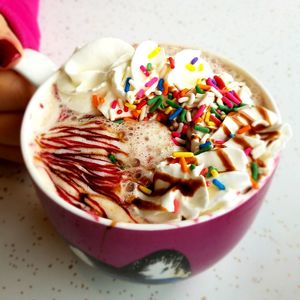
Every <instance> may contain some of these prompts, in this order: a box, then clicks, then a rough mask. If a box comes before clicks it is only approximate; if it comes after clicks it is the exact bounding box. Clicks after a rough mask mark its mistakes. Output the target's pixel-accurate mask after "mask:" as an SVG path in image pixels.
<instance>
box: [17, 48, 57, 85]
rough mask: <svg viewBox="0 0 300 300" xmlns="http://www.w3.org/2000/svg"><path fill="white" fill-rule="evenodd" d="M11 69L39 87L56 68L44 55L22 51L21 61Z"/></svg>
mask: <svg viewBox="0 0 300 300" xmlns="http://www.w3.org/2000/svg"><path fill="white" fill-rule="evenodd" d="M13 69H14V70H15V71H17V72H18V73H20V74H22V75H23V76H24V77H25V78H26V79H28V80H29V81H30V82H31V83H32V84H34V85H35V86H40V85H41V84H42V83H43V82H44V81H45V80H46V79H47V78H49V77H50V75H51V74H53V73H54V72H55V71H56V70H57V66H56V65H55V64H54V63H53V62H52V60H50V58H49V57H47V56H46V55H44V54H42V53H40V52H37V51H34V50H32V49H24V52H23V54H22V57H21V59H20V60H19V61H18V62H17V64H16V65H15V66H14V67H13Z"/></svg>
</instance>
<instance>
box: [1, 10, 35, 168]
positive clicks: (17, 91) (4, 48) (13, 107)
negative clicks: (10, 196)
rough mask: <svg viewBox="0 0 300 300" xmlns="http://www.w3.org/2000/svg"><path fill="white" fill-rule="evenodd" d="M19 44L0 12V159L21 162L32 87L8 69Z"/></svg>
mask: <svg viewBox="0 0 300 300" xmlns="http://www.w3.org/2000/svg"><path fill="white" fill-rule="evenodd" d="M21 53H22V46H21V43H20V41H19V40H18V38H17V37H16V36H15V35H14V33H13V32H12V31H11V29H10V28H9V26H8V24H7V23H6V21H5V19H4V17H3V16H2V15H0V159H6V160H11V161H16V162H21V161H22V156H21V152H20V147H19V144H20V127H21V122H22V118H23V112H24V109H25V107H26V105H27V103H28V100H29V99H30V97H31V95H32V93H33V92H34V89H35V88H34V87H33V86H32V85H31V84H30V83H29V82H28V81H27V80H26V79H25V78H24V77H22V76H21V75H20V74H18V73H16V72H14V71H13V70H11V69H10V68H11V67H12V66H13V65H14V63H16V61H17V60H18V58H20V57H21Z"/></svg>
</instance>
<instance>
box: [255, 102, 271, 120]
mask: <svg viewBox="0 0 300 300" xmlns="http://www.w3.org/2000/svg"><path fill="white" fill-rule="evenodd" d="M256 109H257V111H258V112H259V114H260V115H261V117H262V118H263V119H264V120H265V121H267V122H268V123H269V124H271V121H270V118H269V115H268V112H267V110H266V109H265V108H264V107H262V106H259V105H257V106H256Z"/></svg>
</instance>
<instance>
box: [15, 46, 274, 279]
mask: <svg viewBox="0 0 300 300" xmlns="http://www.w3.org/2000/svg"><path fill="white" fill-rule="evenodd" d="M204 52H205V51H204ZM206 53H209V54H211V52H206ZM214 56H215V57H217V58H218V59H220V60H221V61H222V63H224V64H225V65H228V66H230V68H232V69H233V70H234V71H235V72H238V73H240V74H242V75H243V77H244V78H245V79H246V81H248V82H250V83H252V84H254V85H255V86H256V87H257V88H258V89H259V91H260V92H261V94H262V96H263V98H264V100H265V103H266V104H267V107H268V108H269V109H271V110H273V111H275V112H276V113H277V114H278V115H279V111H278V109H277V106H276V104H275V102H274V100H273V99H272V97H271V95H270V94H269V93H268V92H267V91H266V89H265V88H264V87H263V86H262V85H260V84H259V83H258V81H257V80H256V79H255V78H254V77H253V76H252V75H250V74H249V73H247V72H246V71H245V70H243V69H242V68H240V67H238V66H237V65H235V64H233V63H232V62H230V61H229V60H227V59H225V58H222V57H220V56H219V55H215V54H214ZM15 69H16V70H17V71H18V72H20V73H22V74H23V75H24V76H25V77H27V78H28V79H29V80H31V81H32V82H33V83H35V84H36V85H37V86H39V88H38V89H37V91H36V93H35V94H34V96H33V97H32V99H31V101H30V103H29V105H28V107H27V109H26V112H25V116H24V120H23V125H22V131H21V146H22V153H23V157H24V161H25V164H26V167H27V169H28V172H29V174H30V176H31V178H32V180H33V182H34V185H35V188H36V191H37V195H38V197H39V199H40V201H41V203H42V205H43V207H44V209H45V211H46V214H47V215H48V217H49V219H50V220H51V222H52V224H53V225H54V227H55V228H56V230H57V232H58V233H59V234H60V235H61V236H62V237H63V238H64V240H65V241H66V242H67V243H68V244H69V245H70V248H71V249H72V250H73V252H74V253H75V254H77V255H78V256H79V257H80V258H81V259H82V260H84V261H85V262H86V263H88V264H89V265H91V266H93V267H99V268H101V269H104V270H107V271H109V272H112V273H114V274H115V275H119V276H123V277H126V278H129V279H133V280H136V281H144V282H150V283H156V282H157V283H161V282H168V281H173V280H176V279H181V278H186V277H188V276H190V275H195V274H197V273H199V272H202V271H204V270H205V269H207V268H209V267H210V266H212V265H213V264H215V263H216V262H217V261H219V260H220V259H221V258H222V257H223V256H224V255H226V254H227V253H228V252H229V251H230V250H231V249H232V248H233V247H234V246H235V245H236V244H237V243H238V241H239V240H240V239H241V238H242V237H243V236H244V234H245V233H246V231H247V230H248V229H249V227H250V225H251V224H252V222H253V220H254V218H255V216H256V214H257V212H258V210H259V208H260V206H261V204H262V201H263V198H264V196H265V194H266V192H267V190H268V188H269V186H270V183H271V179H272V177H273V174H274V172H275V169H276V167H277V164H278V161H279V157H277V159H276V164H275V168H274V170H273V172H272V174H271V175H270V176H268V177H267V178H266V180H264V182H263V183H262V184H261V187H260V189H259V190H255V191H252V192H250V194H249V197H248V198H247V199H246V200H244V201H242V202H241V203H240V204H239V205H238V206H236V207H235V208H233V209H232V210H230V211H229V212H226V213H224V214H222V215H219V216H216V217H213V218H210V219H207V220H204V221H182V222H179V223H178V224H177V225H174V224H173V225H171V224H127V223H117V224H114V225H113V223H112V221H111V220H108V219H104V218H99V220H95V219H94V218H93V217H92V216H90V215H88V214H87V213H85V212H84V211H82V210H80V209H78V208H76V207H74V206H72V205H70V204H69V203H67V202H65V201H64V200H63V199H61V198H60V197H59V196H58V195H57V194H55V193H53V192H52V191H51V190H50V189H48V188H47V183H45V182H44V180H43V179H42V178H41V177H40V176H39V173H38V171H37V170H36V167H35V165H34V163H33V158H32V154H31V152H30V141H31V140H32V138H33V136H34V132H35V129H36V128H37V127H38V126H39V124H41V122H42V121H43V120H42V119H43V107H45V106H46V105H49V101H50V100H49V99H50V96H49V91H50V90H51V86H52V83H53V82H54V81H55V79H56V77H57V72H56V71H55V70H56V67H55V65H54V64H53V63H52V62H51V61H50V60H49V59H48V58H47V57H45V56H43V55H41V54H40V53H37V52H35V51H32V50H25V52H24V56H23V58H22V59H21V60H20V62H19V63H18V64H17V65H16V67H15ZM45 79H47V80H45ZM48 186H49V182H48ZM112 225H113V226H112Z"/></svg>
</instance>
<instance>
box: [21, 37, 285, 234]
mask: <svg viewBox="0 0 300 300" xmlns="http://www.w3.org/2000/svg"><path fill="white" fill-rule="evenodd" d="M87 44H88V43H87ZM160 45H162V46H169V47H180V48H184V49H199V50H201V52H202V53H203V54H204V55H207V56H210V57H213V58H216V59H217V60H219V61H221V62H222V63H225V64H226V65H227V66H230V67H231V68H232V69H233V70H234V71H235V72H237V74H241V75H242V76H243V78H244V79H245V81H246V80H248V81H250V82H251V83H253V84H255V86H257V88H258V89H259V91H260V94H262V96H263V97H264V98H265V100H266V101H267V102H268V105H269V106H270V108H271V109H272V110H273V111H274V112H275V113H276V114H277V115H278V118H279V122H280V123H281V115H280V112H279V109H278V106H277V104H276V102H275V100H274V98H273V97H272V95H271V94H270V92H269V91H268V89H267V88H266V87H265V86H264V85H263V84H262V83H261V82H260V81H259V80H258V79H257V78H256V77H255V76H254V75H253V74H251V73H249V72H248V71H246V70H245V69H244V68H243V67H241V66H240V65H238V64H236V63H234V62H233V61H231V60H230V59H228V58H227V57H224V56H223V55H220V54H218V53H215V52H213V51H210V50H207V49H202V48H199V47H194V46H193V47H190V46H187V45H184V44H181V45H176V44H175V43H174V44H172V43H167V44H166V43H160ZM58 72H59V70H57V71H56V72H54V73H53V74H52V75H51V76H50V77H49V78H48V79H47V80H46V81H45V82H43V83H42V84H41V85H40V86H39V87H38V88H37V90H36V91H35V93H34V94H33V96H32V97H31V99H30V101H29V103H28V105H27V107H26V110H25V113H24V117H23V121H22V126H21V151H22V156H23V159H24V162H25V166H26V168H27V170H28V172H29V174H30V176H31V178H32V180H33V181H34V183H35V184H36V185H37V187H38V188H39V189H40V190H41V191H42V192H43V193H44V194H45V195H46V196H47V197H48V198H49V199H50V200H51V201H54V202H55V203H56V204H58V205H59V206H61V207H62V208H64V209H66V210H67V211H69V212H71V213H72V214H75V215H77V216H78V217H80V218H84V219H86V220H88V221H92V222H95V223H98V224H101V225H104V226H108V227H115V228H119V229H126V230H146V231H151V230H153V231H159V230H171V229H179V228H183V227H188V226H193V225H197V224H202V223H206V222H209V221H213V220H215V219H217V218H220V217H222V216H224V215H226V214H228V213H230V212H232V211H234V210H236V209H238V208H239V207H240V206H241V205H242V204H244V203H245V202H247V201H249V200H250V199H252V197H254V196H255V195H256V194H257V193H258V192H259V191H260V190H261V189H262V187H263V186H264V185H265V184H266V182H267V181H269V179H271V177H272V176H273V174H274V171H275V170H276V167H277V164H278V160H279V156H280V154H279V155H278V156H277V157H274V162H275V163H274V168H273V169H272V170H271V171H270V173H269V174H268V175H267V176H266V177H265V178H264V179H263V180H262V182H261V184H260V187H259V189H257V190H253V189H252V190H250V191H249V192H248V193H246V194H244V195H243V197H241V200H240V201H239V203H238V204H237V205H236V206H234V207H233V208H229V209H228V210H226V211H224V212H221V213H220V214H216V215H213V216H211V217H209V218H202V219H201V218H200V217H197V218H195V219H192V220H184V221H176V222H172V223H158V224H156V223H150V224H144V223H127V222H116V221H113V220H111V219H107V218H103V217H98V216H92V215H91V214H89V213H87V212H86V211H84V210H81V209H79V208H77V207H75V206H74V205H72V204H70V203H68V202H67V201H65V200H64V199H62V198H61V197H60V196H59V195H58V194H57V193H53V192H50V191H49V189H47V188H46V187H45V186H44V184H43V183H42V181H41V180H40V179H39V176H38V171H37V169H35V167H34V165H33V164H32V163H31V162H30V159H29V157H30V155H32V153H31V152H30V151H29V143H28V141H27V140H26V136H27V135H26V132H27V127H28V124H30V113H31V110H32V108H33V107H34V104H35V102H36V101H38V97H37V96H38V94H39V93H40V92H41V90H43V89H44V88H45V86H47V84H49V82H51V81H52V80H53V79H54V77H55V76H57V74H58Z"/></svg>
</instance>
